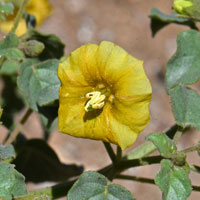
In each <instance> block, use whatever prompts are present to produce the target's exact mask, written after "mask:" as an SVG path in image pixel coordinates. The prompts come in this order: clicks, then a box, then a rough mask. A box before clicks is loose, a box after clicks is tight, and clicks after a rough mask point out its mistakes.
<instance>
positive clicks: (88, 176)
mask: <svg viewBox="0 0 200 200" xmlns="http://www.w3.org/2000/svg"><path fill="white" fill-rule="evenodd" d="M67 199H68V200H80V199H84V200H89V199H95V200H124V199H126V200H134V198H133V196H132V195H131V193H130V192H129V191H128V190H126V189H125V188H123V187H122V186H120V185H116V184H111V183H110V182H109V181H108V180H107V178H106V177H105V176H103V175H101V174H99V173H96V172H91V171H89V172H85V173H83V174H82V175H81V176H80V178H79V179H78V180H77V181H76V182H75V184H74V185H73V186H72V188H71V189H70V191H69V192H68V195H67Z"/></svg>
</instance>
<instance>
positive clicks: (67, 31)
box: [4, 0, 200, 200]
mask: <svg viewBox="0 0 200 200" xmlns="http://www.w3.org/2000/svg"><path fill="white" fill-rule="evenodd" d="M51 3H52V5H53V7H54V11H53V14H52V16H50V17H49V18H48V20H46V21H45V23H44V24H43V25H42V26H41V27H40V30H41V31H42V32H45V33H55V34H56V35H58V36H59V37H60V38H61V39H62V41H63V42H64V43H65V44H66V49H65V51H66V54H68V53H69V52H71V51H72V50H74V49H76V48H77V47H79V46H80V45H82V44H85V43H88V42H90V43H91V42H92V43H99V42H100V41H102V40H110V41H113V42H114V43H116V44H118V45H120V46H121V47H123V48H124V49H125V50H127V51H128V52H129V53H130V54H132V55H133V56H135V57H138V58H140V59H142V60H144V65H145V70H146V73H147V75H148V77H149V78H150V81H151V83H152V87H153V97H152V102H151V107H150V109H151V121H150V123H149V124H148V126H147V127H146V129H145V130H144V131H143V132H142V133H141V134H140V136H139V138H138V140H137V142H136V143H135V144H134V145H133V146H132V147H131V148H129V149H128V150H126V152H128V151H130V150H131V149H133V148H135V147H137V146H138V145H139V144H141V143H143V142H144V138H145V136H146V135H147V134H148V133H151V132H162V131H164V130H166V129H168V128H169V127H170V126H172V125H173V124H174V123H175V122H174V119H173V115H172V112H171V108H170V100H169V98H168V96H167V95H166V93H165V86H164V72H165V67H166V63H167V61H168V59H169V58H170V57H171V56H172V55H173V53H174V52H175V50H176V35H177V34H178V33H179V32H181V31H184V30H188V27H184V26H178V25H169V26H168V27H166V28H164V29H163V30H161V31H160V32H159V33H158V34H157V35H156V37H155V38H152V36H151V31H150V19H149V18H148V15H149V13H150V11H151V8H152V7H156V8H158V9H160V10H162V11H163V12H166V13H171V5H172V0H170V1H165V0H148V1H145V0H59V1H53V0H51ZM33 130H37V132H36V131H33ZM4 132H5V131H4ZM23 132H24V133H25V135H26V136H27V137H28V138H35V137H37V138H39V137H41V135H42V130H41V127H40V125H39V123H38V116H37V114H34V115H32V116H31V117H30V119H29V120H28V121H27V124H26V125H25V127H24V131H23ZM199 138H200V137H199V133H198V132H197V131H191V132H189V133H187V134H186V135H184V136H183V138H182V140H181V142H180V144H179V147H180V148H184V147H186V146H188V145H193V144H195V143H197V142H198V141H199ZM49 144H50V146H51V147H52V148H53V149H54V150H55V151H56V152H57V154H58V156H59V158H60V160H61V161H62V162H64V163H77V164H81V165H84V166H85V169H86V170H97V169H99V168H101V167H103V166H105V165H107V164H109V163H110V160H109V157H108V156H107V154H106V151H105V149H104V146H103V144H102V143H101V142H97V141H91V140H86V139H77V138H73V137H71V136H68V135H65V134H61V133H58V132H57V130H55V131H54V132H53V134H52V135H51V138H50V140H49ZM188 160H189V161H191V162H192V163H195V164H198V165H200V160H199V157H198V155H197V154H195V153H192V154H189V155H188ZM159 169H160V167H159V166H157V165H154V166H145V167H138V168H134V169H129V170H128V171H127V174H131V175H137V176H142V177H149V178H154V177H155V175H156V174H157V172H158V171H159ZM191 178H192V182H193V184H196V185H199V181H198V180H199V175H197V174H191ZM115 182H116V183H120V184H121V185H123V186H125V187H126V188H127V189H129V190H130V191H131V192H132V193H133V194H134V196H135V198H136V199H137V200H143V199H148V200H159V199H161V192H160V190H159V188H158V187H156V186H154V185H150V184H143V183H135V182H132V181H115ZM30 186H31V188H32V187H34V188H35V187H37V186H34V185H33V184H30ZM199 198H200V193H197V192H193V193H192V195H191V196H190V197H189V199H190V200H196V199H199ZM63 199H65V198H63Z"/></svg>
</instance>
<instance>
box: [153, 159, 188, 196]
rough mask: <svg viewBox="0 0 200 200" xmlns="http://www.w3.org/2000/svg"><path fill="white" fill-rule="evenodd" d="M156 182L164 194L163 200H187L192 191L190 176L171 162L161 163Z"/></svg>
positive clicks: (163, 161)
mask: <svg viewBox="0 0 200 200" xmlns="http://www.w3.org/2000/svg"><path fill="white" fill-rule="evenodd" d="M155 182H156V184H157V185H158V186H159V188H160V189H161V190H162V192H163V200H172V199H173V200H186V199H187V197H189V195H190V193H191V191H192V187H191V182H190V179H189V178H188V174H187V173H186V172H185V171H184V170H183V169H181V168H179V167H174V166H173V164H172V162H171V161H169V160H162V161H161V171H160V172H159V173H158V174H157V176H156V179H155Z"/></svg>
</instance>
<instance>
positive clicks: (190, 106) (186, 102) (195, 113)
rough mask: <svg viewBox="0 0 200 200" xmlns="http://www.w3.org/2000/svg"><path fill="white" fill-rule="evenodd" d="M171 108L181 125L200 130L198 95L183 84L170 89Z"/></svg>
mask: <svg viewBox="0 0 200 200" xmlns="http://www.w3.org/2000/svg"><path fill="white" fill-rule="evenodd" d="M169 95H170V97H171V101H172V110H173V113H174V117H175V119H176V122H177V123H178V124H179V125H180V126H182V127H187V126H193V127H196V128H198V129H199V130H200V103H199V102H200V95H199V94H198V93H197V92H196V91H194V90H191V89H189V88H186V87H184V86H177V87H175V88H174V89H172V90H170V92H169Z"/></svg>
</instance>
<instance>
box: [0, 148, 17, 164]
mask: <svg viewBox="0 0 200 200" xmlns="http://www.w3.org/2000/svg"><path fill="white" fill-rule="evenodd" d="M15 156H16V155H15V150H14V148H13V146H12V145H9V146H4V145H2V144H0V161H10V160H13V159H14V158H15Z"/></svg>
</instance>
